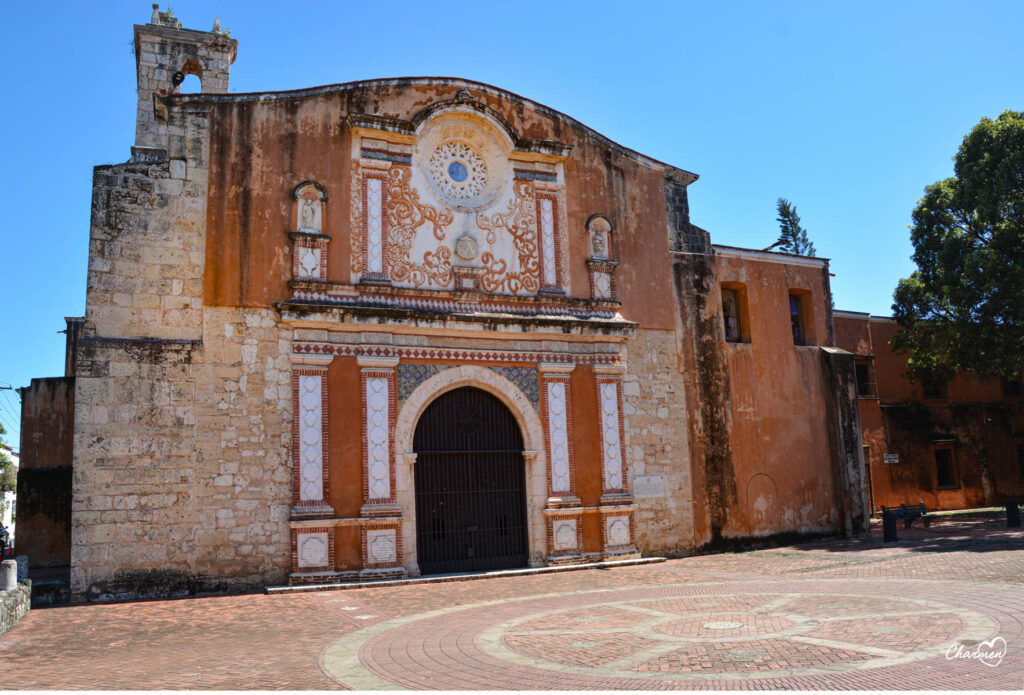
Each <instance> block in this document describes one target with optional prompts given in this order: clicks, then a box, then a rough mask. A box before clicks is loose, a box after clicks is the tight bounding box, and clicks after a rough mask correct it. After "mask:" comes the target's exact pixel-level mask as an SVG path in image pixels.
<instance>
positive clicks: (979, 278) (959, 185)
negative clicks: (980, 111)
mask: <svg viewBox="0 0 1024 695" xmlns="http://www.w3.org/2000/svg"><path fill="white" fill-rule="evenodd" d="M953 161H954V166H953V172H954V176H953V177H952V178H948V179H945V180H943V181H938V182H936V183H934V184H932V185H931V186H928V187H927V188H925V193H924V197H923V198H921V200H919V201H917V207H916V208H914V213H913V217H912V221H913V224H912V225H911V228H910V240H911V242H912V243H913V245H914V254H913V256H912V258H913V260H914V262H915V263H916V264H917V270H916V271H915V272H914V273H913V274H911V276H910V277H909V278H906V279H903V280H900V282H899V285H898V286H897V287H896V291H895V293H894V295H893V300H894V301H893V305H892V309H893V316H894V317H895V319H896V322H897V323H898V324H899V326H900V329H899V331H898V332H897V334H896V336H895V337H894V338H893V340H892V341H891V344H892V346H893V347H894V348H895V349H897V350H898V351H900V352H904V353H906V354H907V365H908V367H909V374H908V375H909V376H910V377H911V378H922V379H935V378H948V377H950V376H952V375H953V374H955V373H956V372H957V371H960V370H972V371H974V372H976V373H977V374H980V375H981V376H986V377H997V376H1003V377H1007V378H1011V379H1012V378H1016V377H1018V376H1019V375H1020V374H1021V370H1022V367H1024V112H1019V111H1009V110H1007V111H1004V112H1003V113H1002V114H1001V115H1000V116H999V117H998V118H996V119H995V120H990V119H988V118H983V119H981V122H980V123H978V125H977V126H975V127H974V129H973V130H971V132H970V133H968V134H967V136H966V137H965V138H964V140H963V143H962V144H961V145H960V149H959V151H958V152H957V154H956V156H955V157H954V158H953Z"/></svg>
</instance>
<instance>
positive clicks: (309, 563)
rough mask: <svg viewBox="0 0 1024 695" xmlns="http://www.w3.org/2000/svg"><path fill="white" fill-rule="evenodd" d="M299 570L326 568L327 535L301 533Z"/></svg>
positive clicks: (299, 537)
mask: <svg viewBox="0 0 1024 695" xmlns="http://www.w3.org/2000/svg"><path fill="white" fill-rule="evenodd" d="M297 545H298V558H297V560H298V566H299V569H307V568H310V567H326V566H327V563H328V547H327V533H326V532H322V533H300V534H299V536H298V542H297Z"/></svg>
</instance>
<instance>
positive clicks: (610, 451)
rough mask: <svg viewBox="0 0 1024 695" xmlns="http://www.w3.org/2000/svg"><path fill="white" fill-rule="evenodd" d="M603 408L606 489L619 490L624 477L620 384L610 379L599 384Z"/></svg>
mask: <svg viewBox="0 0 1024 695" xmlns="http://www.w3.org/2000/svg"><path fill="white" fill-rule="evenodd" d="M598 395H599V397H600V408H601V412H600V415H601V443H602V445H603V447H602V449H601V458H602V460H603V464H604V465H603V470H604V488H605V490H606V491H619V490H622V489H623V487H624V483H623V479H622V438H621V437H620V435H619V385H618V382H615V381H609V382H603V383H600V384H598Z"/></svg>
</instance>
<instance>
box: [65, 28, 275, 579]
mask: <svg viewBox="0 0 1024 695" xmlns="http://www.w3.org/2000/svg"><path fill="white" fill-rule="evenodd" d="M137 29H138V28H137ZM164 33H166V31H165V30H164V29H161V28H159V27H152V26H147V27H145V31H142V32H139V31H138V30H137V50H138V49H140V48H141V49H144V50H139V52H138V53H137V58H138V59H139V64H140V73H139V74H140V108H141V107H142V104H143V102H147V104H150V105H151V104H152V103H153V99H152V93H153V92H154V91H160V90H161V89H162V87H161V85H156V84H155V83H153V81H154V80H156V81H161V84H163V82H166V81H168V80H170V75H169V74H167V73H168V71H169V70H173V69H175V68H177V67H179V66H178V65H177V63H176V62H175V61H178V62H180V61H181V60H187V59H188V58H190V57H195V56H194V55H193V54H194V53H195V51H184V52H183V53H181V55H178V52H176V51H177V49H174V50H172V48H173V46H171V45H170V44H167V43H166V42H165V41H164V39H166V38H167V37H166V36H161V34H164ZM186 33H188V34H189V36H191V34H196V35H197V37H192V38H195V40H196V41H197V42H198V44H197V45H199V44H202V43H203V42H206V43H207V44H209V45H207V46H205V48H203V49H202V51H200V54H203V51H205V52H206V53H205V54H203V55H205V56H206V58H209V60H208V61H207V62H205V63H204V62H202V61H200V63H201V67H204V69H206V70H207V72H206V74H205V75H204V91H208V90H207V89H206V87H209V86H211V85H212V86H216V84H214V83H213V82H211V80H216V79H221V78H223V81H224V84H223V87H224V91H226V80H227V72H226V70H227V64H228V63H229V62H230V58H233V50H234V49H233V46H234V42H233V41H230V40H228V39H225V38H224V37H219V36H216V35H208V34H206V33H204V32H186ZM140 34H145V35H146V36H148V35H150V34H152V35H153V36H154V37H155V38H154V41H155V43H152V42H149V39H148V38H146V36H143V40H141V41H139V40H138V39H139V36H140ZM189 36H186V37H185V39H189ZM177 38H178V39H181V40H185V39H182V37H180V36H179V37H177ZM186 43H187V41H186ZM161 46H163V48H161ZM165 49H166V50H165ZM229 54H230V55H229ZM196 55H199V54H196ZM154 56H156V58H155V60H156V63H153V60H154ZM200 57H202V55H200ZM179 59H180V60H179ZM204 60H205V58H204ZM211 61H212V62H211ZM154 66H155V67H154ZM218 71H220V72H222V73H223V74H222V75H221V77H218V76H217V74H215V73H218ZM186 72H187V70H186ZM143 80H149V82H147V83H146V84H145V85H143V84H142V81H143ZM143 86H145V87H146V90H148V91H147V92H146V94H145V95H144V94H143V89H142V87H143ZM144 96H145V97H146V98H143V97H144ZM157 106H158V108H157V110H156V111H155V112H153V114H152V119H153V120H152V123H156V124H157V125H159V126H160V127H159V128H150V127H149V125H150V124H151V121H150V117H149V116H148V115H147V118H146V119H142V120H140V128H141V130H140V133H143V135H141V136H140V140H139V144H140V145H144V146H137V147H135V148H133V150H132V158H131V160H130V161H129V162H127V163H125V164H118V165H112V166H101V167H97V168H96V170H95V174H94V186H93V211H92V225H91V230H90V251H89V275H88V290H87V299H86V317H85V323H84V325H83V327H82V334H81V337H80V339H79V343H78V348H77V350H76V354H75V359H74V360H72V361H73V362H74V365H75V376H76V377H77V378H76V394H75V420H74V422H75V434H74V465H75V472H74V476H73V505H72V518H73V523H72V540H71V544H72V550H71V566H72V570H71V592H72V595H73V597H74V598H77V599H81V598H90V599H91V598H128V597H141V596H162V595H182V594H186V593H192V592H196V591H207V590H219V589H228V588H244V587H256V586H260V585H263V584H266V583H279V582H282V581H284V578H285V575H286V572H287V568H288V563H289V554H290V548H289V537H288V528H287V513H288V505H289V502H290V497H291V487H290V485H291V467H290V462H289V458H288V455H287V453H288V448H289V446H290V421H291V392H290V365H289V363H288V357H287V355H288V353H289V352H290V350H291V347H290V346H291V343H290V335H289V332H287V331H284V332H283V331H282V330H281V329H280V328H279V327H278V326H279V324H278V322H279V316H278V314H277V312H276V311H274V310H273V309H269V308H266V309H258V310H255V309H254V310H246V309H243V308H204V304H203V277H204V270H205V267H204V266H205V262H206V235H207V229H206V207H207V183H208V181H207V171H208V166H209V165H208V161H209V129H208V121H209V113H208V107H207V106H204V105H201V104H200V105H188V104H185V105H181V104H176V105H171V106H170V107H169V108H164V104H163V103H162V102H159V100H158V102H157ZM147 108H148V107H147ZM147 114H148V112H147ZM140 119H141V116H140ZM143 120H144V121H145V123H143V122H142V121H143ZM141 126H145V127H141ZM157 136H159V137H157Z"/></svg>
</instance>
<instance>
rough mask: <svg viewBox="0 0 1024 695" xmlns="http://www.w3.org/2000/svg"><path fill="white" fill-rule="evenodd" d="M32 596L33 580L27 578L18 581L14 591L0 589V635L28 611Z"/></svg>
mask: <svg viewBox="0 0 1024 695" xmlns="http://www.w3.org/2000/svg"><path fill="white" fill-rule="evenodd" d="M31 598H32V581H31V580H29V579H26V580H24V581H22V582H19V583H18V586H17V588H15V589H14V590H13V591H0V635H2V634H4V633H5V632H7V631H8V630H10V629H11V628H12V627H14V624H15V623H16V622H18V621H19V620H21V619H22V618H23V617H24V615H25V614H26V613H28V609H29V604H30V603H31Z"/></svg>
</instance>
